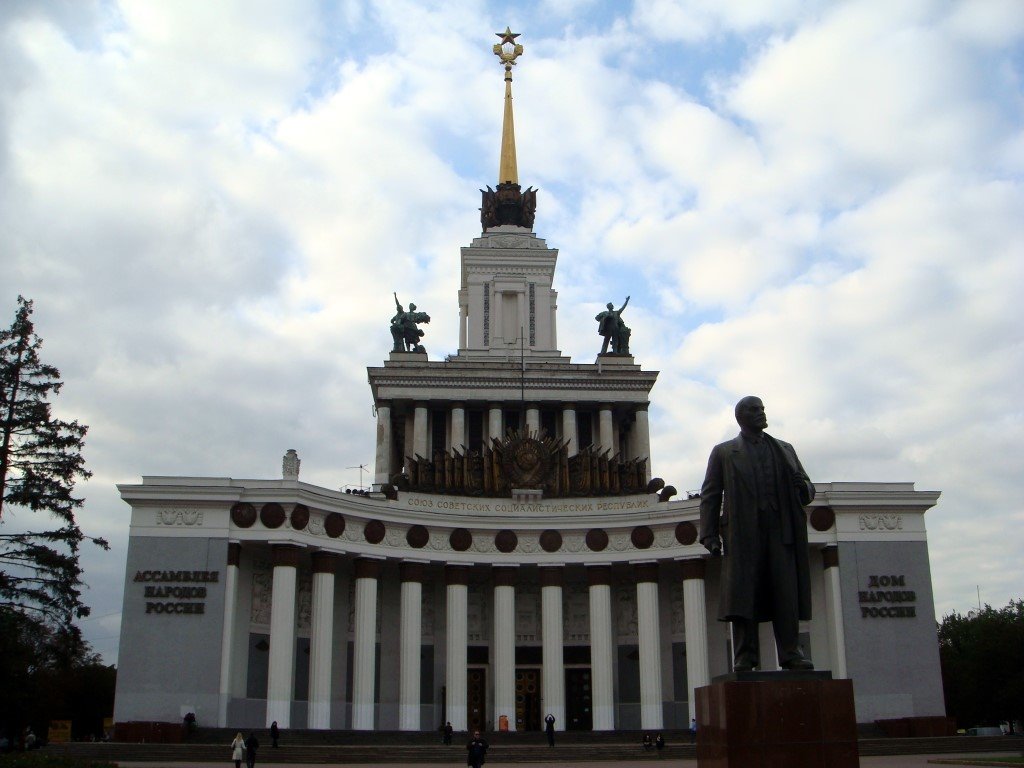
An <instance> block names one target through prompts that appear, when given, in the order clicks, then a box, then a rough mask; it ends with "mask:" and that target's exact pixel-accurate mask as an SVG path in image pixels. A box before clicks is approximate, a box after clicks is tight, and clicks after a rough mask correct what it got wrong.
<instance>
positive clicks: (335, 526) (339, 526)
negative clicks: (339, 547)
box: [324, 512, 345, 539]
mask: <svg viewBox="0 0 1024 768" xmlns="http://www.w3.org/2000/svg"><path fill="white" fill-rule="evenodd" d="M324 531H325V532H326V533H327V535H328V536H330V537H331V538H332V539H336V538H338V537H339V536H341V534H343V533H344V532H345V518H344V517H342V516H341V514H340V513H338V512H331V514H329V515H328V516H327V517H325V518H324Z"/></svg>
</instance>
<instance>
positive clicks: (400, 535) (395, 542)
mask: <svg viewBox="0 0 1024 768" xmlns="http://www.w3.org/2000/svg"><path fill="white" fill-rule="evenodd" d="M408 532H409V529H408V528H402V529H401V530H399V528H398V527H397V526H394V525H391V526H388V528H387V533H385V534H384V543H385V544H387V545H388V546H389V547H406V546H408V542H406V540H405V535H406V533H408Z"/></svg>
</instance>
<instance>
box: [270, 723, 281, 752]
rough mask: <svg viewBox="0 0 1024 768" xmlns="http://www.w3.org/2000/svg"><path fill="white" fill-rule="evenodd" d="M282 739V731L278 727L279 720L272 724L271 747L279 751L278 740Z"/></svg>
mask: <svg viewBox="0 0 1024 768" xmlns="http://www.w3.org/2000/svg"><path fill="white" fill-rule="evenodd" d="M280 737H281V729H280V728H278V727H277V720H275V721H274V722H272V723H271V724H270V746H271V747H273V748H274V749H277V740H278V739H279V738H280Z"/></svg>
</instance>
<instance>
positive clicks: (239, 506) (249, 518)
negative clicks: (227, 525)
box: [231, 501, 256, 528]
mask: <svg viewBox="0 0 1024 768" xmlns="http://www.w3.org/2000/svg"><path fill="white" fill-rule="evenodd" d="M231 522H233V523H234V524H235V525H237V526H238V527H239V528H252V526H253V524H254V523H255V522H256V507H254V506H253V505H252V504H250V503H249V502H247V501H239V502H236V503H235V504H233V505H232V506H231Z"/></svg>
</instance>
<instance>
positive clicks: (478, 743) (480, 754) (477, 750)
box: [466, 731, 489, 768]
mask: <svg viewBox="0 0 1024 768" xmlns="http://www.w3.org/2000/svg"><path fill="white" fill-rule="evenodd" d="M488 746H489V745H488V743H487V742H486V741H485V740H484V739H482V738H481V737H480V731H473V738H472V739H471V740H470V742H469V744H467V745H466V752H467V754H466V765H469V766H472V768H480V766H481V765H483V764H484V758H486V757H487V747H488Z"/></svg>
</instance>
